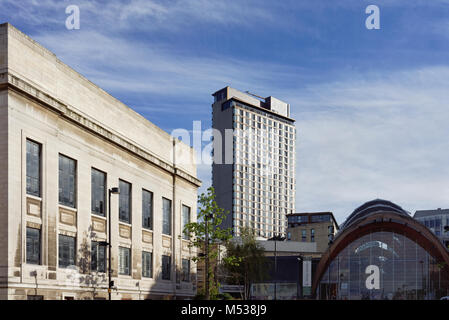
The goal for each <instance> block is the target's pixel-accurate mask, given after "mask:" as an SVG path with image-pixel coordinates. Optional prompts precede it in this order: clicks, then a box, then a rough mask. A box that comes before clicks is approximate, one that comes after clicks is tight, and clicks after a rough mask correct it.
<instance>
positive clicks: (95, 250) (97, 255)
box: [90, 241, 106, 272]
mask: <svg viewBox="0 0 449 320" xmlns="http://www.w3.org/2000/svg"><path fill="white" fill-rule="evenodd" d="M90 262H91V264H90V269H91V270H92V271H98V272H106V246H105V245H101V244H100V243H99V242H97V241H92V243H91V260H90Z"/></svg>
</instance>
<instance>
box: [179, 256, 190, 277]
mask: <svg viewBox="0 0 449 320" xmlns="http://www.w3.org/2000/svg"><path fill="white" fill-rule="evenodd" d="M181 281H184V282H190V260H188V259H182V274H181Z"/></svg>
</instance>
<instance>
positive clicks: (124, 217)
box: [119, 180, 131, 223]
mask: <svg viewBox="0 0 449 320" xmlns="http://www.w3.org/2000/svg"><path fill="white" fill-rule="evenodd" d="M119 189H120V194H119V220H120V221H121V222H126V223H131V184H130V183H128V182H125V181H123V180H119Z"/></svg>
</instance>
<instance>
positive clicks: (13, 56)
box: [0, 24, 200, 299]
mask: <svg viewBox="0 0 449 320" xmlns="http://www.w3.org/2000/svg"><path fill="white" fill-rule="evenodd" d="M0 122H1V125H0V136H1V138H2V139H1V140H0V158H1V161H0V183H1V186H2V187H3V188H4V192H2V193H0V197H1V198H2V199H1V201H0V299H27V298H33V297H36V296H39V297H43V298H44V299H72V298H74V299H93V298H98V299H101V298H107V296H108V292H107V287H108V275H107V272H106V273H97V272H95V273H94V272H91V271H90V268H89V267H90V243H91V241H107V240H108V215H107V210H105V211H106V214H105V216H104V217H103V216H101V215H96V214H94V213H92V210H91V171H92V169H93V168H94V169H98V170H101V171H102V172H104V173H105V174H106V189H107V190H108V189H110V188H112V187H118V184H119V179H122V180H124V181H127V182H129V183H130V184H131V222H130V223H122V222H120V221H119V215H118V208H119V201H118V197H119V196H118V195H112V198H111V199H112V201H111V208H110V209H111V226H112V232H111V237H112V265H111V266H112V270H113V281H114V285H115V288H114V290H113V291H112V299H148V298H149V299H171V298H189V297H192V296H193V295H195V293H196V287H195V283H196V281H195V279H196V266H195V264H194V263H193V261H191V263H190V275H191V277H190V281H186V282H184V281H181V277H180V270H181V259H188V260H191V258H192V257H193V256H195V254H196V252H194V250H193V249H191V248H189V247H188V243H187V242H186V241H185V240H182V239H181V237H180V235H181V219H182V217H181V211H182V206H183V205H184V206H188V207H189V208H190V212H191V214H190V217H191V221H195V219H196V214H195V213H196V200H197V189H198V187H199V186H200V181H199V180H198V179H197V178H196V166H195V159H194V152H193V149H191V148H190V147H189V146H187V145H185V144H183V143H181V142H179V141H178V140H174V139H173V138H172V137H171V136H170V135H169V134H168V133H166V132H164V131H163V130H161V129H160V128H158V127H157V126H155V125H154V124H152V123H151V122H149V121H148V120H146V119H145V118H143V117H142V116H140V115H139V114H137V113H135V112H134V111H133V110H132V109H130V108H129V107H127V106H126V105H124V104H123V103H121V102H120V101H118V100H116V99H115V98H113V97H112V96H110V95H109V94H107V93H106V92H104V91H103V90H102V89H100V88H98V87H97V86H96V85H94V84H93V83H91V82H90V81H88V80H87V79H86V78H84V77H83V76H81V75H80V74H78V73H77V72H75V71H74V70H73V69H71V68H69V67H68V66H66V65H65V64H63V63H62V62H61V61H60V60H58V59H57V58H56V56H55V55H54V54H53V53H51V52H49V51H48V50H47V49H45V48H43V47H42V46H41V45H39V44H38V43H36V42H35V41H33V40H32V39H30V38H29V37H27V36H26V35H24V34H23V33H21V32H20V31H18V30H17V29H15V28H14V27H12V26H11V25H9V24H2V25H0ZM27 140H32V141H35V142H37V143H39V144H40V146H41V168H40V171H41V173H40V174H41V181H40V184H41V196H32V195H29V194H27V173H26V171H27V162H26V161H27V160H26V156H27V151H26V144H27ZM60 154H62V155H65V156H67V157H70V158H72V159H74V160H75V161H76V205H75V208H72V207H66V206H64V205H61V204H60V203H59V200H58V194H59V186H58V183H59V180H58V174H59V172H58V165H59V164H58V157H59V155H60ZM143 189H145V190H148V191H151V192H152V193H153V228H152V230H147V229H145V228H143V226H142V190H143ZM162 198H166V199H169V200H171V201H172V212H171V221H172V223H171V235H163V234H162ZM106 201H107V196H106ZM106 206H107V202H106ZM27 227H30V228H35V229H39V230H40V234H41V239H40V243H41V246H40V264H28V263H27V259H26V250H27V245H26V239H27V238H26V230H27ZM59 235H68V236H72V237H75V238H76V269H75V270H70V269H66V268H61V267H60V266H59V264H58V256H59V252H58V236H59ZM119 247H125V248H130V252H131V266H130V275H127V276H124V275H119V274H118V269H119V261H118V260H119V259H118V253H119V249H118V248H119ZM142 251H147V252H151V253H152V255H153V261H152V270H153V275H152V277H151V278H144V277H142ZM162 255H168V256H170V257H171V266H172V267H171V271H170V272H171V276H170V279H171V280H162V278H161V272H160V271H161V260H162ZM106 261H107V260H106ZM86 266H87V267H86ZM106 271H107V269H106Z"/></svg>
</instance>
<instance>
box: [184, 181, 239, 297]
mask: <svg viewBox="0 0 449 320" xmlns="http://www.w3.org/2000/svg"><path fill="white" fill-rule="evenodd" d="M198 207H199V208H198V218H197V222H191V223H188V224H186V225H185V227H184V230H183V233H184V234H185V235H187V236H188V237H189V241H190V244H189V246H190V247H196V248H198V251H200V252H201V251H202V253H201V254H199V255H198V256H197V257H194V258H193V260H194V261H195V262H201V261H204V264H205V273H206V279H205V284H206V285H205V292H204V297H205V299H206V300H209V299H216V298H217V297H218V295H219V287H220V284H219V282H218V279H217V277H216V276H215V273H214V266H217V265H218V254H219V249H220V248H219V246H220V244H225V243H227V241H228V240H229V239H230V238H231V237H232V235H231V228H227V229H223V228H222V227H221V223H222V222H223V220H224V219H225V218H226V216H227V214H228V212H225V211H224V209H222V208H220V207H219V206H218V205H217V202H216V201H215V190H214V188H213V187H210V188H208V189H207V192H206V193H202V194H201V195H200V196H199V197H198ZM225 259H226V261H227V262H228V263H232V259H233V258H232V256H227V257H226V258H225Z"/></svg>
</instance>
